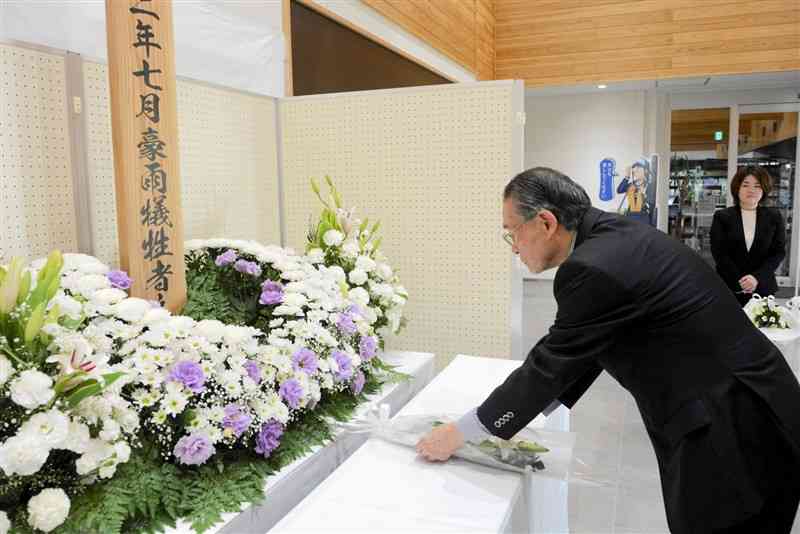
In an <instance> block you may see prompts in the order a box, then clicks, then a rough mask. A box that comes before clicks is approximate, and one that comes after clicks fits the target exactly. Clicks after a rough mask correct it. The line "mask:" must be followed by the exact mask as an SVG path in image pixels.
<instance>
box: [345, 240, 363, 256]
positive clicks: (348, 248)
mask: <svg viewBox="0 0 800 534" xmlns="http://www.w3.org/2000/svg"><path fill="white" fill-rule="evenodd" d="M359 252H361V249H360V248H359V246H358V243H357V242H355V241H353V240H347V241H346V242H345V243H344V245H342V255H343V256H344V257H345V258H347V259H351V260H352V259H354V258H356V257H357V256H358V254H359Z"/></svg>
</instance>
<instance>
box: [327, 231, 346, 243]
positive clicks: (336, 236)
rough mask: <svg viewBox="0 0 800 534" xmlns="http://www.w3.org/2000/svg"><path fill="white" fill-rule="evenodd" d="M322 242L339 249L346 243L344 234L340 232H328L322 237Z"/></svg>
mask: <svg viewBox="0 0 800 534" xmlns="http://www.w3.org/2000/svg"><path fill="white" fill-rule="evenodd" d="M322 241H323V242H324V243H325V244H326V245H328V246H329V247H338V246H339V245H341V244H342V241H344V234H342V233H341V232H340V231H339V230H328V231H327V232H325V234H324V235H323V236H322Z"/></svg>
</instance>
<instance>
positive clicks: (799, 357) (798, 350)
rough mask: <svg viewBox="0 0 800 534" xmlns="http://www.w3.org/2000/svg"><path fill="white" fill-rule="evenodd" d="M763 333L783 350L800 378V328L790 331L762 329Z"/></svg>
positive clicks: (796, 327)
mask: <svg viewBox="0 0 800 534" xmlns="http://www.w3.org/2000/svg"><path fill="white" fill-rule="evenodd" d="M761 331H762V332H764V335H766V336H767V337H768V338H769V340H770V341H772V342H773V343H774V344H775V345H776V346H777V347H778V348H779V349H780V350H781V353H783V357H784V358H786V362H787V363H788V364H789V367H791V368H792V371H794V374H795V376H798V377H800V326H795V327H794V328H791V329H788V330H787V329H779V328H762V329H761Z"/></svg>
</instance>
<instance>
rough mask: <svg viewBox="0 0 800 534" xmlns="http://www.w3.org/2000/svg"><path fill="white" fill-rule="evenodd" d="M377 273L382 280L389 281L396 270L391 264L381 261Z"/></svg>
mask: <svg viewBox="0 0 800 534" xmlns="http://www.w3.org/2000/svg"><path fill="white" fill-rule="evenodd" d="M375 274H377V275H378V277H379V278H380V279H381V280H384V281H387V282H388V281H389V280H391V279H392V275H394V272H393V271H392V268H391V267H390V266H389V265H387V264H385V263H380V264H378V266H377V268H376V269H375Z"/></svg>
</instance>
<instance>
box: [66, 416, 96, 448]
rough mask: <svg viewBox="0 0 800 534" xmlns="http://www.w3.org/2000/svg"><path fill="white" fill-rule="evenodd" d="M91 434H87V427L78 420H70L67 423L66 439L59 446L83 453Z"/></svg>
mask: <svg viewBox="0 0 800 534" xmlns="http://www.w3.org/2000/svg"><path fill="white" fill-rule="evenodd" d="M90 440H91V435H90V434H89V427H88V426H86V425H84V424H83V423H80V422H78V421H75V420H72V421H70V424H69V433H68V434H67V439H66V440H65V441H64V443H63V444H62V445H61V448H63V449H66V450H68V451H72V452H75V453H78V454H83V453H84V452H86V449H87V448H88V447H89V441H90Z"/></svg>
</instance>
